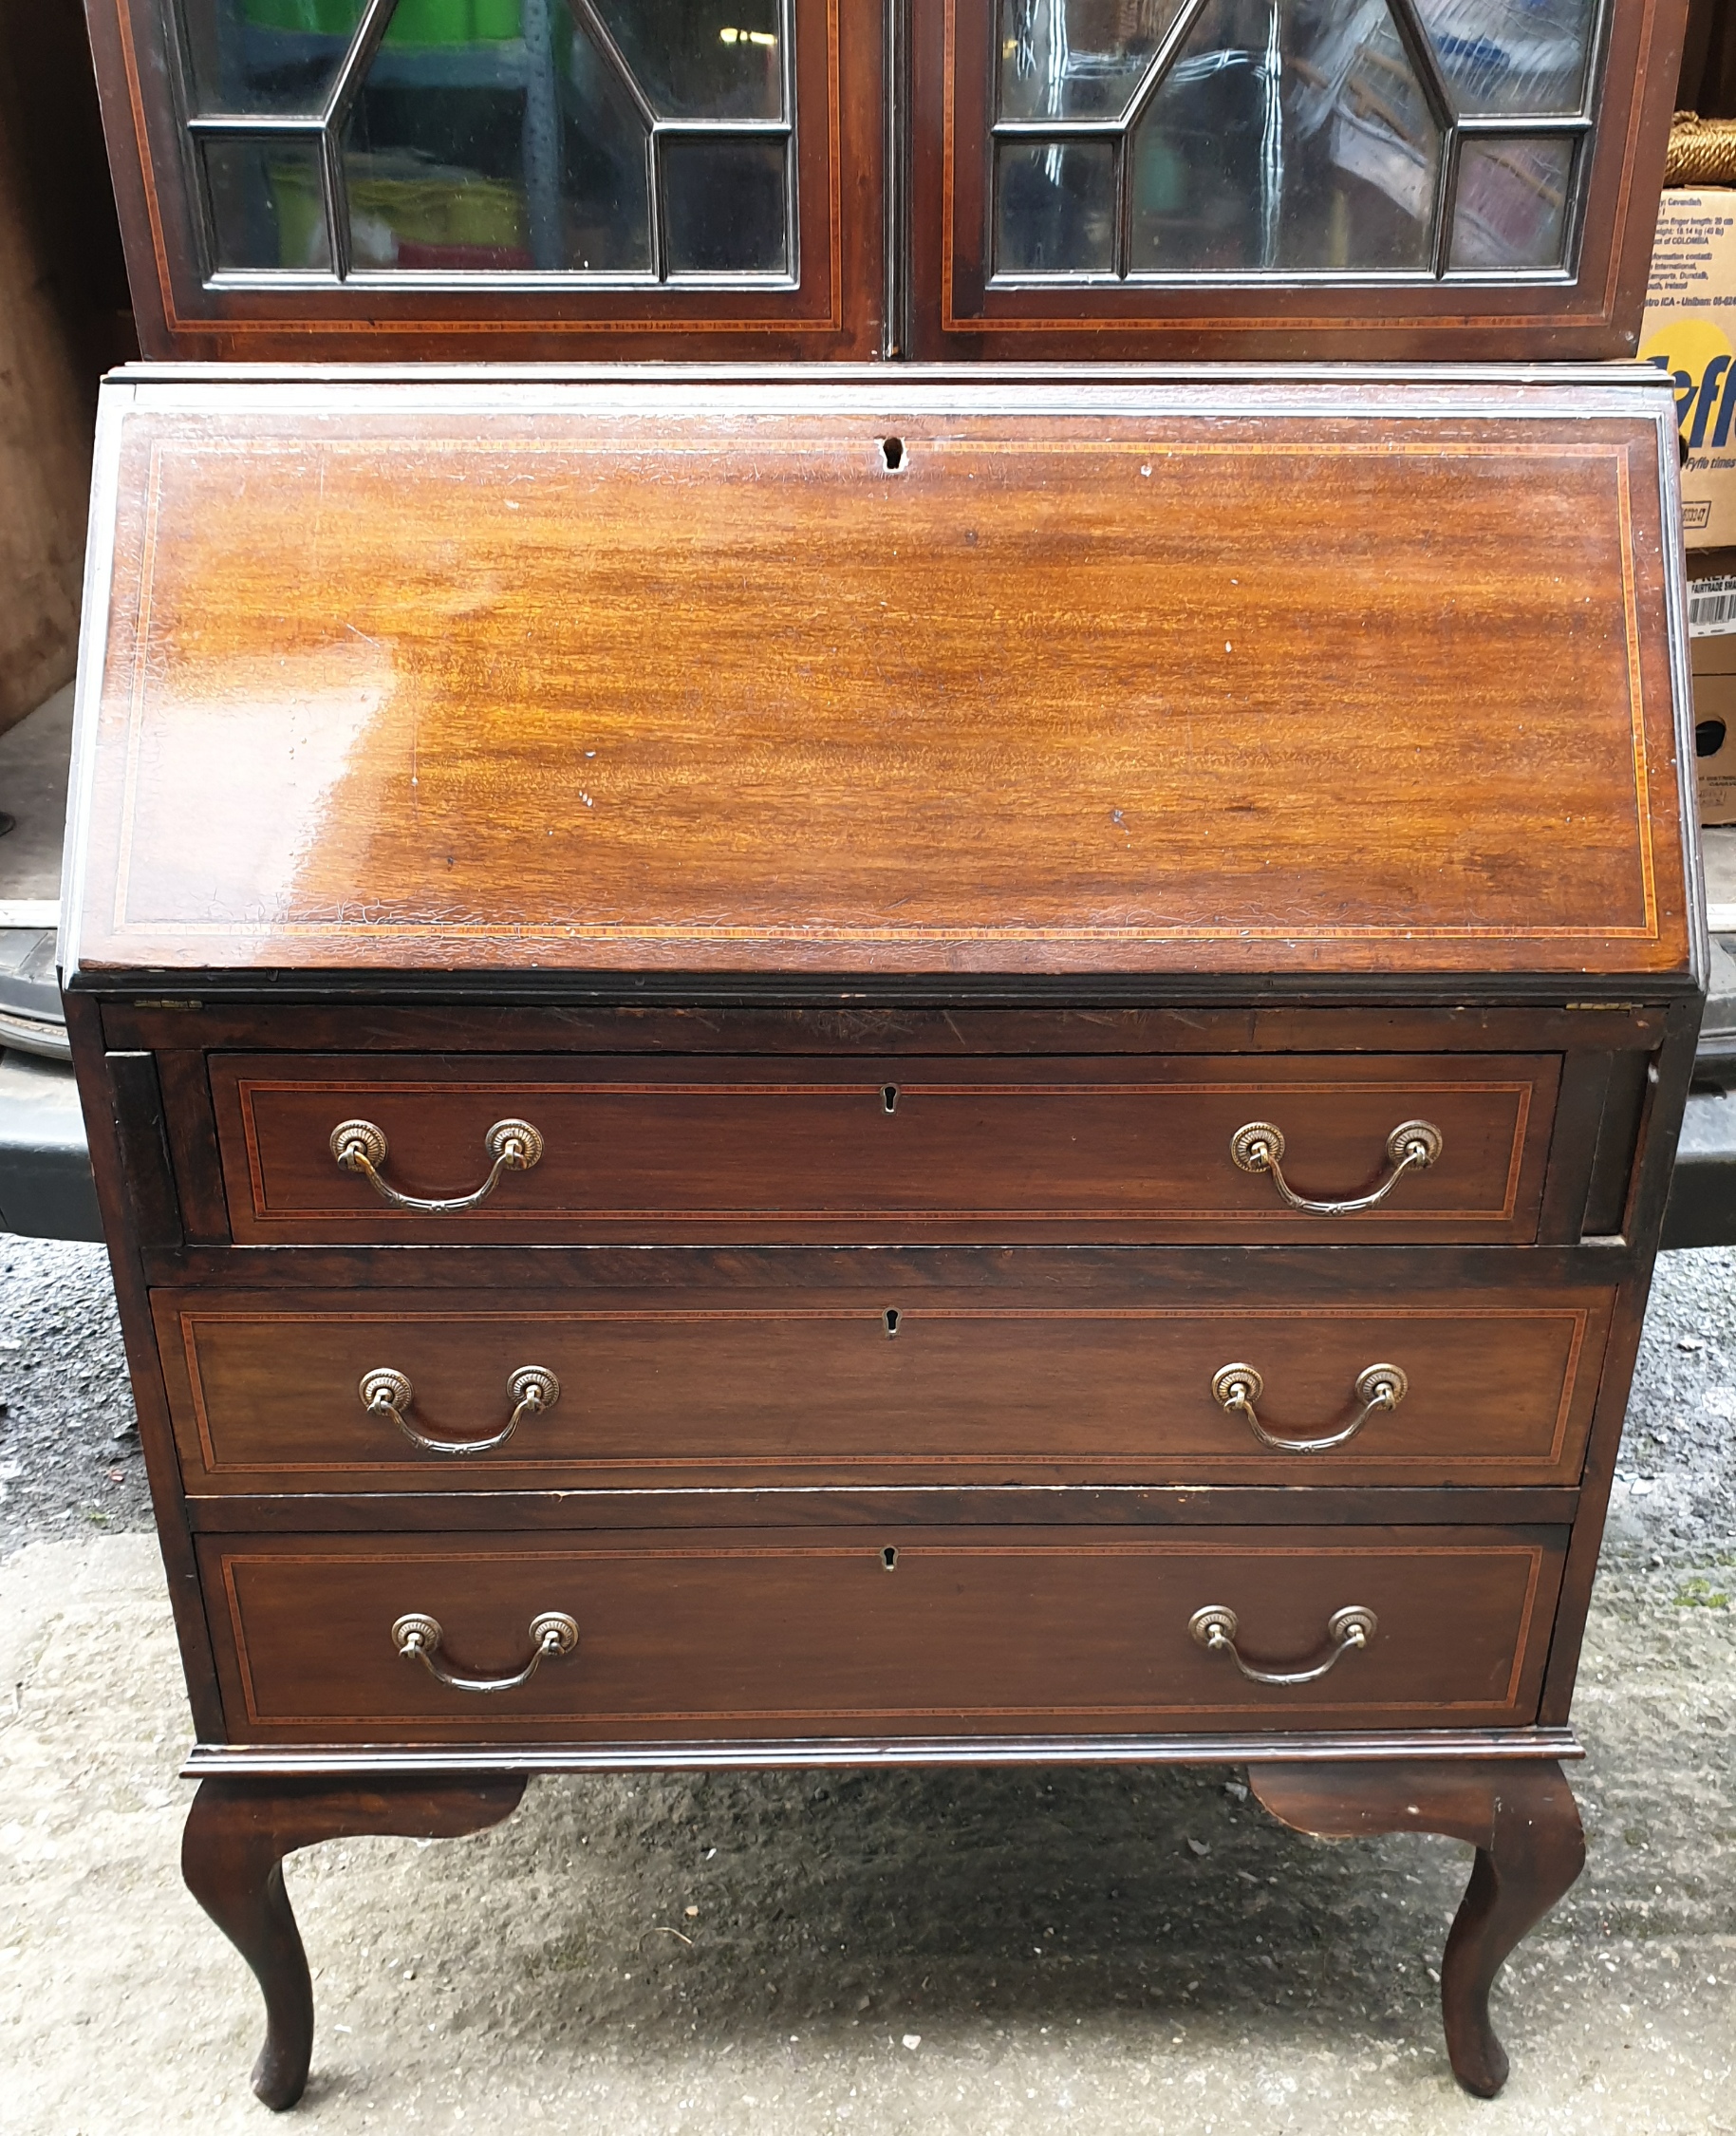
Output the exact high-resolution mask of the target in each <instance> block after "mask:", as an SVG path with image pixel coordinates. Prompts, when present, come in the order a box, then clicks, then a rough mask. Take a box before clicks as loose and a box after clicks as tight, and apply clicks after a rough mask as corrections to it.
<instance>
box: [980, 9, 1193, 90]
mask: <svg viewBox="0 0 1736 2136" xmlns="http://www.w3.org/2000/svg"><path fill="white" fill-rule="evenodd" d="M1181 5H1182V0H1000V52H999V66H1000V116H1001V117H1002V118H1003V119H1099V118H1112V117H1113V116H1114V115H1115V114H1116V113H1118V112H1121V111H1125V110H1126V109H1127V106H1128V102H1129V98H1130V97H1131V96H1132V94H1133V92H1134V90H1135V89H1136V88H1137V87H1138V86H1139V84H1140V80H1141V77H1142V76H1143V75H1144V73H1145V71H1146V62H1147V61H1148V59H1149V58H1150V57H1151V55H1152V53H1153V52H1155V51H1156V49H1157V47H1158V46H1159V45H1160V44H1161V43H1162V41H1163V37H1164V33H1165V31H1166V30H1167V29H1168V28H1169V26H1170V24H1171V23H1173V22H1174V20H1175V18H1176V16H1177V15H1178V14H1179V13H1180V12H1181Z"/></svg>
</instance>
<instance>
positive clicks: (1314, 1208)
mask: <svg viewBox="0 0 1736 2136" xmlns="http://www.w3.org/2000/svg"><path fill="white" fill-rule="evenodd" d="M1445 1147H1446V1139H1445V1137H1444V1136H1443V1135H1442V1134H1441V1131H1440V1129H1439V1128H1438V1127H1436V1126H1435V1125H1434V1123H1433V1122H1432V1121H1431V1120H1401V1121H1400V1122H1399V1124H1398V1125H1397V1127H1395V1128H1394V1129H1393V1130H1392V1132H1391V1134H1389V1135H1388V1137H1387V1162H1388V1164H1389V1165H1391V1168H1392V1169H1391V1171H1389V1172H1388V1174H1387V1176H1386V1177H1385V1178H1384V1179H1383V1180H1382V1181H1381V1183H1380V1185H1379V1186H1378V1187H1376V1188H1374V1189H1373V1190H1372V1192H1370V1193H1367V1194H1353V1195H1352V1196H1351V1197H1350V1198H1349V1199H1348V1200H1345V1201H1335V1202H1316V1201H1311V1200H1310V1199H1309V1198H1308V1196H1307V1195H1305V1194H1298V1193H1297V1191H1296V1190H1295V1189H1294V1188H1293V1187H1292V1186H1291V1184H1290V1182H1289V1181H1288V1180H1287V1179H1286V1178H1285V1177H1284V1171H1283V1164H1282V1161H1281V1160H1282V1158H1283V1154H1284V1134H1283V1130H1282V1129H1281V1128H1279V1127H1275V1126H1274V1125H1273V1123H1272V1122H1271V1121H1270V1120H1249V1121H1248V1122H1247V1123H1246V1124H1245V1125H1244V1126H1242V1127H1239V1128H1238V1129H1237V1130H1236V1132H1235V1134H1232V1135H1231V1136H1230V1156H1231V1158H1232V1160H1233V1161H1234V1162H1235V1163H1236V1164H1237V1165H1239V1166H1240V1167H1241V1170H1242V1171H1253V1172H1264V1173H1266V1174H1267V1175H1268V1176H1269V1177H1270V1179H1271V1181H1272V1184H1273V1186H1274V1187H1276V1188H1277V1189H1278V1190H1279V1194H1280V1195H1281V1196H1282V1197H1283V1199H1284V1200H1285V1201H1286V1202H1288V1203H1289V1205H1290V1207H1291V1208H1292V1209H1303V1210H1306V1212H1307V1213H1308V1214H1309V1215H1310V1216H1351V1215H1353V1214H1354V1213H1355V1212H1356V1211H1357V1210H1358V1209H1374V1208H1376V1207H1377V1206H1378V1205H1379V1204H1380V1203H1381V1202H1384V1201H1385V1200H1386V1198H1387V1196H1388V1195H1389V1194H1390V1193H1391V1191H1392V1190H1393V1188H1395V1187H1396V1186H1397V1185H1398V1183H1399V1181H1400V1180H1401V1179H1402V1178H1403V1177H1404V1176H1405V1174H1406V1173H1407V1172H1408V1171H1428V1167H1429V1166H1430V1165H1431V1164H1433V1163H1434V1162H1435V1161H1436V1160H1437V1159H1438V1158H1439V1156H1440V1154H1441V1152H1442V1150H1443V1149H1444V1148H1445Z"/></svg>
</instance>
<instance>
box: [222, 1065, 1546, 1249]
mask: <svg viewBox="0 0 1736 2136" xmlns="http://www.w3.org/2000/svg"><path fill="white" fill-rule="evenodd" d="M1558 1076H1559V1067H1558V1063H1557V1061H1556V1060H1555V1059H1550V1058H1549V1057H1547V1056H1544V1057H1537V1056H1531V1057H1528V1058H1527V1057H1523V1056H1521V1057H1517V1058H1516V1057H1510V1056H1503V1055H1500V1054H1492V1055H1482V1054H1470V1055H1457V1056H1437V1057H1433V1058H1430V1057H1427V1056H1425V1057H1422V1058H1417V1057H1415V1056H1410V1057H1405V1056H1388V1057H1382V1056H1378V1055H1376V1056H1372V1057H1371V1056H1358V1057H1349V1058H1337V1057H1332V1056H1326V1057H1316V1058H1312V1059H1311V1058H1309V1057H1307V1056H1302V1057H1299V1058H1291V1059H1284V1060H1272V1061H1268V1062H1264V1063H1262V1064H1261V1066H1260V1069H1259V1071H1258V1072H1257V1073H1254V1074H1250V1073H1249V1071H1248V1067H1247V1064H1246V1062H1245V1061H1243V1060H1241V1059H1230V1060H1219V1059H1210V1058H1206V1059H1199V1058H1197V1057H1182V1058H1181V1059H1174V1060H1169V1059H1164V1058H1162V1057H1161V1056H1160V1057H1156V1058H1148V1059H1141V1060H1139V1061H1138V1062H1137V1063H1130V1062H1128V1061H1125V1060H1118V1061H1114V1062H1110V1063H1103V1062H1098V1061H1094V1060H1090V1059H1087V1060H1072V1059H1066V1058H1064V1057H1063V1058H1060V1059H1047V1060H1045V1061H1043V1063H1042V1064H1041V1066H1040V1068H1039V1067H1034V1066H1033V1064H1032V1063H1030V1062H1029V1061H1025V1060H1011V1061H1007V1060H994V1059H987V1060H976V1061H973V1062H971V1063H969V1064H968V1065H961V1064H958V1063H955V1062H952V1061H947V1060H921V1059H916V1060H911V1059H899V1058H893V1059H887V1060H880V1061H876V1060H875V1059H872V1058H869V1059H866V1060H854V1061H825V1062H818V1061H815V1062H808V1061H803V1062H775V1063H765V1062H761V1061H756V1060H735V1061H727V1062H714V1061H707V1062H705V1063H703V1064H697V1063H693V1062H672V1061H668V1060H664V1059H643V1060H640V1061H636V1062H635V1061H623V1060H619V1059H609V1060H608V1061H607V1062H606V1063H604V1064H601V1066H600V1067H599V1066H598V1065H593V1064H590V1063H588V1062H587V1061H585V1060H584V1059H582V1058H569V1059H566V1060H562V1061H560V1062H550V1061H547V1060H532V1061H528V1062H514V1061H513V1060H512V1059H487V1058H485V1059H474V1058H470V1059H464V1060H462V1061H461V1062H454V1061H451V1060H439V1059H435V1060H426V1061H422V1060H414V1061H394V1062H392V1063H390V1064H389V1065H388V1064H386V1063H383V1062H381V1061H379V1060H376V1059H345V1058H344V1057H342V1056H338V1057H333V1058H327V1057H322V1056H319V1055H313V1056H303V1057H301V1058H300V1059H287V1060H286V1059H272V1058H271V1057H270V1056H266V1057H261V1056H259V1055H254V1054H247V1055H239V1056H228V1055H216V1056H214V1057H213V1058H212V1060H211V1077H212V1090H213V1096H214V1098H215V1104H216V1112H217V1133H218V1139H219V1142H220V1143H221V1145H222V1149H223V1157H224V1174H225V1179H226V1182H227V1186H228V1191H229V1209H230V1222H231V1227H232V1229H233V1236H234V1238H235V1240H236V1242H237V1243H238V1244H245V1245H266V1244H271V1243H275V1242H277V1241H280V1240H281V1241H291V1240H292V1241H296V1242H298V1243H302V1244H308V1245H312V1244H320V1243H326V1242H328V1241H329V1242H333V1243H337V1242H344V1241H347V1240H351V1239H354V1240H358V1241H360V1240H366V1239H376V1240H379V1241H381V1242H382V1243H388V1242H393V1241H397V1240H400V1239H415V1240H420V1241H423V1242H426V1243H428V1244H431V1245H432V1244H447V1243H457V1242H459V1241H461V1240H463V1239H467V1238H476V1239H488V1240H494V1241H502V1242H504V1241H515V1240H520V1239H541V1240H547V1241H549V1242H550V1243H560V1242H563V1241H565V1240H568V1239H573V1240H577V1241H584V1242H589V1241H592V1240H595V1241H604V1240H607V1239H609V1238H612V1237H619V1236H622V1235H623V1234H624V1233H625V1234H626V1235H630V1236H631V1237H633V1238H635V1239H637V1240H653V1239H665V1240H669V1241H672V1242H676V1243H685V1242H686V1241H688V1240H692V1239H698V1240H703V1239H705V1238H706V1237H708V1236H709V1237H718V1236H719V1235H727V1236H729V1237H731V1238H734V1239H742V1238H764V1239H766V1240H768V1241H772V1240H777V1241H781V1242H783V1243H786V1244H797V1243H805V1242H807V1241H808V1240H811V1239H814V1240H826V1239H850V1238H855V1239H863V1240H875V1239H881V1238H886V1237H889V1236H906V1235H918V1236H920V1235H922V1234H923V1233H924V1232H937V1233H939V1234H941V1235H943V1236H944V1237H947V1238H960V1237H963V1238H973V1237H982V1236H985V1235H986V1236H990V1237H993V1238H997V1239H1000V1238H1017V1237H1030V1236H1032V1235H1034V1234H1035V1235H1036V1236H1040V1237H1042V1238H1084V1239H1095V1240H1100V1241H1104V1242H1108V1243H1120V1244H1127V1245H1140V1244H1144V1243H1147V1242H1148V1241H1150V1240H1152V1239H1161V1238H1166V1237H1169V1236H1174V1235H1181V1236H1190V1235H1195V1236H1197V1235H1199V1234H1200V1233H1201V1232H1209V1233H1211V1234H1212V1235H1229V1236H1239V1237H1242V1238H1246V1239H1248V1240H1250V1241H1257V1240H1262V1239H1267V1238H1274V1239H1277V1238H1286V1237H1292V1236H1295V1237H1305V1238H1314V1239H1318V1240H1332V1241H1334V1242H1336V1241H1338V1240H1340V1239H1344V1240H1349V1239H1350V1238H1352V1237H1353V1236H1356V1235H1361V1234H1368V1235H1372V1236H1377V1237H1382V1238H1411V1239H1415V1238H1428V1239H1463V1240H1480V1239H1500V1240H1503V1241H1512V1242H1516V1243H1517V1242H1522V1241H1525V1240H1528V1239H1531V1238H1534V1237H1535V1236H1536V1232H1537V1211H1538V1203H1539V1199H1540V1194H1541V1190H1542V1179H1543V1167H1544V1161H1545V1158H1546V1155H1547V1152H1548V1148H1549V1139H1550V1133H1551V1128H1552V1126H1553V1118H1554V1104H1555V1093H1556V1084H1557V1079H1558ZM358 1116H361V1117H365V1118H367V1119H369V1120H372V1121H373V1122H375V1124H376V1125H378V1126H379V1127H381V1128H382V1129H383V1130H384V1132H385V1134H386V1135H387V1137H388V1141H389V1144H390V1153H389V1156H388V1160H387V1164H386V1166H385V1168H384V1169H385V1171H386V1174H387V1175H388V1176H389V1177H390V1178H391V1180H392V1182H393V1184H394V1185H396V1186H397V1187H399V1188H400V1189H401V1190H402V1191H405V1192H408V1193H411V1194H417V1195H422V1196H436V1197H438V1196H443V1195H453V1194H462V1193H463V1192H465V1191H466V1190H469V1189H470V1188H472V1187H474V1186H475V1185H476V1182H477V1181H478V1180H479V1179H480V1178H481V1177H482V1176H483V1175H484V1174H485V1173H486V1172H487V1171H488V1169H489V1159H488V1157H487V1155H486V1152H485V1148H484V1141H485V1137H486V1134H487V1132H488V1129H489V1128H490V1126H491V1125H492V1124H493V1123H494V1122H495V1120H498V1119H501V1118H522V1119H525V1120H528V1121H530V1122H531V1123H532V1125H533V1126H535V1127H536V1128H537V1129H538V1130H539V1131H540V1132H541V1133H542V1134H543V1136H544V1139H545V1148H544V1151H543V1154H542V1156H541V1158H540V1160H539V1162H538V1163H537V1165H536V1166H535V1168H534V1169H533V1170H532V1171H526V1172H522V1173H509V1174H507V1175H506V1176H504V1177H503V1178H502V1180H501V1182H500V1184H499V1186H498V1188H497V1189H496V1190H495V1193H494V1194H493V1195H491V1197H490V1198H489V1200H488V1201H487V1202H485V1203H483V1204H481V1205H479V1206H478V1207H477V1208H476V1209H468V1210H462V1211H457V1212H454V1213H451V1214H446V1215H440V1216H428V1215H419V1214H417V1213H415V1212H413V1211H406V1210H402V1209H397V1208H395V1207H393V1206H391V1205H389V1204H387V1203H384V1202H383V1201H382V1199H381V1197H380V1195H379V1194H378V1192H377V1191H376V1190H375V1189H374V1188H373V1187H372V1186H371V1184H370V1183H369V1182H368V1181H367V1180H365V1179H364V1178H360V1177H358V1176H357V1175H356V1174H354V1173H351V1172H345V1171H343V1170H341V1169H340V1167H339V1166H338V1164H337V1163H336V1161H335V1159H334V1158H333V1155H332V1152H331V1146H330V1138H331V1134H332V1130H333V1129H334V1128H336V1127H337V1126H338V1125H339V1123H340V1122H341V1121H343V1120H345V1119H350V1118H354V1117H358ZM1418 1117H1421V1118H1425V1119H1427V1120H1428V1121H1429V1122H1431V1123H1432V1124H1434V1125H1435V1126H1437V1127H1439V1129H1440V1130H1441V1132H1442V1134H1443V1136H1444V1138H1445V1142H1444V1147H1443V1150H1442V1153H1441V1155H1440V1157H1439V1158H1438V1159H1437V1160H1436V1161H1435V1162H1434V1163H1433V1164H1432V1165H1430V1166H1429V1168H1428V1170H1427V1171H1421V1172H1416V1173H1413V1174H1411V1175H1410V1176H1409V1177H1408V1178H1406V1179H1405V1180H1403V1181H1401V1182H1400V1184H1399V1186H1398V1188H1397V1189H1396V1190H1395V1191H1394V1193H1393V1195H1392V1197H1391V1200H1390V1201H1387V1202H1383V1203H1382V1204H1381V1205H1380V1206H1379V1207H1378V1208H1375V1209H1366V1210H1361V1211H1358V1212H1355V1213H1353V1214H1352V1215H1350V1216H1346V1217H1334V1216H1321V1215H1309V1214H1306V1213H1304V1212H1300V1211H1297V1210H1296V1209H1292V1208H1290V1207H1289V1206H1288V1205H1286V1204H1285V1203H1284V1202H1283V1201H1282V1200H1281V1199H1280V1198H1279V1194H1278V1192H1277V1191H1276V1190H1275V1189H1274V1187H1273V1185H1272V1182H1271V1180H1270V1179H1268V1178H1265V1177H1262V1176H1260V1175H1259V1174H1256V1173H1253V1172H1249V1171H1243V1170H1241V1168H1240V1167H1238V1166H1237V1165H1236V1164H1235V1162H1234V1161H1233V1159H1232V1158H1231V1155H1230V1140H1231V1137H1232V1136H1233V1135H1234V1134H1235V1133H1236V1131H1237V1129H1238V1128H1240V1127H1241V1126H1242V1125H1243V1124H1244V1123H1245V1122H1247V1121H1249V1120H1264V1119H1271V1120H1274V1121H1275V1122H1276V1124H1277V1125H1278V1126H1279V1127H1280V1128H1281V1129H1282V1131H1283V1134H1284V1135H1285V1137H1286V1151H1285V1158H1284V1164H1285V1170H1286V1174H1287V1176H1288V1177H1289V1178H1290V1179H1291V1182H1292V1184H1293V1185H1294V1186H1295V1188H1296V1189H1297V1191H1299V1192H1301V1193H1304V1194H1307V1195H1310V1196H1312V1197H1316V1198H1333V1197H1349V1196H1354V1195H1360V1194H1363V1193H1366V1192H1368V1191H1370V1190H1372V1188H1374V1187H1376V1186H1378V1185H1379V1183H1380V1181H1381V1178H1382V1176H1383V1175H1384V1174H1385V1172H1386V1171H1387V1170H1388V1169H1389V1166H1388V1158H1387V1148H1386V1146H1387V1138H1388V1136H1389V1134H1391V1132H1392V1130H1393V1129H1394V1128H1396V1127H1398V1126H1399V1125H1400V1124H1401V1123H1402V1122H1404V1121H1406V1120H1409V1119H1415V1118H1418Z"/></svg>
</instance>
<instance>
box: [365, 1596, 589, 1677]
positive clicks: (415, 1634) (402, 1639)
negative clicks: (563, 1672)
mask: <svg viewBox="0 0 1736 2136" xmlns="http://www.w3.org/2000/svg"><path fill="white" fill-rule="evenodd" d="M445 1637H446V1635H445V1633H444V1632H443V1631H442V1630H441V1629H440V1621H439V1618H438V1617H430V1616H428V1615H427V1614H426V1613H425V1612H424V1611H422V1610H412V1611H410V1613H409V1614H408V1615H407V1616H404V1617H401V1618H400V1619H399V1620H398V1621H397V1623H396V1624H394V1625H393V1626H392V1644H393V1645H394V1646H395V1647H396V1648H397V1649H398V1651H399V1653H400V1654H401V1655H402V1656H403V1658H404V1659H405V1660H406V1661H420V1663H421V1665H422V1667H423V1668H424V1669H426V1670H427V1672H428V1674H429V1675H430V1676H431V1677H438V1678H439V1681H440V1682H441V1683H443V1684H448V1685H450V1686H451V1688H452V1689H453V1690H454V1691H516V1690H517V1689H518V1687H519V1685H520V1684H521V1683H529V1682H530V1680H531V1678H532V1677H533V1676H534V1675H535V1674H536V1672H537V1670H538V1669H539V1668H540V1667H541V1665H542V1664H543V1663H544V1662H545V1661H553V1660H556V1659H558V1658H559V1657H560V1656H561V1655H563V1654H570V1653H571V1652H572V1650H573V1648H574V1647H575V1646H577V1645H578V1643H579V1627H578V1626H577V1624H575V1623H574V1622H573V1621H572V1619H571V1618H570V1617H569V1616H568V1614H567V1612H566V1611H565V1610H564V1609H546V1610H544V1611H543V1613H542V1615H541V1616H540V1617H532V1620H531V1645H532V1654H531V1658H530V1659H529V1660H528V1661H527V1662H526V1663H525V1665H524V1667H523V1668H522V1669H520V1670H519V1672H518V1674H517V1675H516V1676H515V1677H461V1676H459V1675H458V1674H457V1671H456V1670H453V1669H444V1668H442V1667H441V1666H440V1664H439V1661H437V1660H436V1659H435V1656H436V1655H437V1654H439V1650H440V1642H441V1640H442V1639H445Z"/></svg>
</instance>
